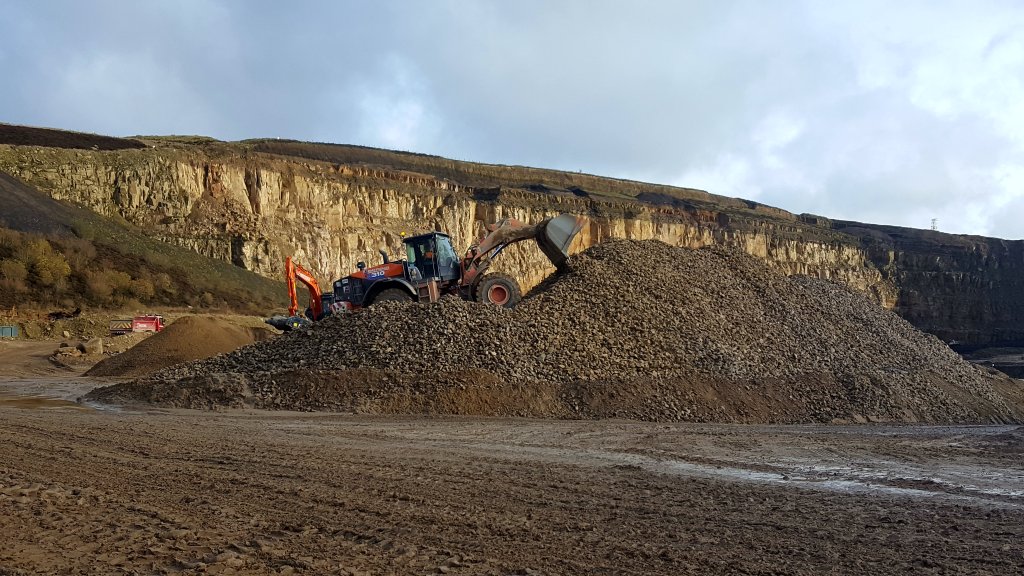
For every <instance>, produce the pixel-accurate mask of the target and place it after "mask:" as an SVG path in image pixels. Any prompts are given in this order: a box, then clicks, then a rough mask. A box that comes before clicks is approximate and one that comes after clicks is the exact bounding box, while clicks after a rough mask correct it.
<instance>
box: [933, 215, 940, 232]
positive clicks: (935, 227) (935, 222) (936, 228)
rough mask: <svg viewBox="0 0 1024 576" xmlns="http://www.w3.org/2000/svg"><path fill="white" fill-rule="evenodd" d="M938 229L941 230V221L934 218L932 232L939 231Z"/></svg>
mask: <svg viewBox="0 0 1024 576" xmlns="http://www.w3.org/2000/svg"><path fill="white" fill-rule="evenodd" d="M938 229H939V219H938V218H932V230H938Z"/></svg>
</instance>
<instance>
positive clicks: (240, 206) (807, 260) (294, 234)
mask: <svg viewBox="0 0 1024 576" xmlns="http://www.w3.org/2000/svg"><path fill="white" fill-rule="evenodd" d="M0 170H3V171H6V172H8V173H10V174H12V175H14V176H17V177H18V178H21V179H22V180H24V181H26V182H27V183H29V184H32V185H34V186H36V187H37V188H39V189H41V190H43V191H45V192H47V193H49V194H50V195H52V196H53V197H54V198H57V199H60V200H68V201H72V202H76V203H78V204H81V205H84V206H87V207H89V208H91V209H92V210H94V211H96V212H99V213H101V214H104V215H107V216H112V217H120V218H124V219H126V220H128V221H130V222H132V223H134V224H136V225H139V226H141V227H143V228H145V229H147V230H150V231H151V232H152V234H153V235H154V236H156V237H159V238H161V239H163V240H165V241H167V242H171V243H174V244H178V245H181V246H185V247H188V248H190V249H192V250H194V251H196V252H199V253H201V254H204V255H207V256H211V257H215V258H219V259H223V260H226V261H230V262H232V263H234V264H236V265H238V266H241V267H244V268H246V269H249V270H252V271H254V272H257V273H259V274H263V275H266V276H270V277H281V275H282V274H283V267H284V258H285V257H286V256H293V257H294V258H295V259H296V261H298V262H300V263H302V264H303V265H304V266H307V267H308V268H310V269H312V270H313V271H314V272H315V273H316V274H317V276H318V277H319V278H320V279H321V281H322V283H324V284H329V282H330V281H332V280H333V279H335V278H338V277H340V276H343V275H345V274H348V273H351V272H352V271H354V270H355V269H356V264H357V262H359V261H364V262H367V263H368V264H370V265H372V264H375V263H378V262H379V261H380V255H379V254H378V250H379V249H384V250H386V251H388V252H389V253H390V254H392V255H393V256H397V257H401V256H402V254H401V252H400V250H401V235H402V233H406V234H416V233H420V232H425V231H430V230H442V231H444V232H447V233H449V234H450V235H451V236H452V239H453V242H454V243H455V245H456V248H457V249H459V250H464V249H465V248H466V247H468V246H469V245H470V244H471V243H472V242H473V241H474V240H476V239H478V238H479V237H481V236H482V235H483V233H484V226H485V224H487V223H491V222H495V221H497V220H500V219H502V218H515V219H518V220H521V221H523V222H527V223H532V222H536V221H538V220H540V219H542V218H544V217H547V216H553V215H556V214H558V213H561V212H571V213H575V214H582V215H584V216H586V217H587V225H586V226H585V227H584V229H583V231H582V232H581V233H580V235H579V237H578V239H577V241H576V243H575V244H574V246H573V251H574V252H575V251H579V250H582V249H584V248H586V247H589V246H592V245H594V244H596V243H598V242H601V241H602V240H605V239H607V238H629V239H638V240H643V239H658V240H662V241H664V242H666V243H668V244H671V245H675V246H686V247H700V246H705V245H709V244H722V245H728V246H734V247H737V248H739V249H742V250H743V251H745V252H748V253H750V254H752V255H755V256H758V257H760V258H763V259H764V260H766V261H767V262H768V263H769V264H771V265H772V266H773V267H775V268H777V269H778V270H780V271H782V272H784V273H786V274H804V275H809V276H814V277H819V278H825V279H831V280H835V281H838V282H841V283H843V284H846V285H848V286H850V287H852V288H853V289H855V290H858V291H860V292H863V293H865V294H868V295H869V296H870V297H872V298H873V299H875V300H876V301H878V302H879V303H881V304H882V305H883V306H886V307H889V308H895V309H896V310H898V311H899V312H900V313H901V314H903V315H904V316H905V317H907V318H908V319H909V320H911V321H912V322H915V321H917V322H920V323H919V324H918V325H919V326H920V327H922V328H925V329H928V330H931V331H933V332H935V333H937V334H940V335H943V336H944V337H948V338H949V339H963V340H966V339H973V340H986V339H987V340H991V339H993V338H995V337H996V336H999V337H1002V336H1005V335H1014V334H1016V332H1014V329H1012V328H1010V327H1005V328H1004V327H1002V326H1003V324H1000V323H999V322H997V321H996V317H997V316H998V315H999V314H1001V313H1002V311H1003V310H1004V308H1006V309H1012V310H1014V311H1016V312H1015V313H1016V314H1017V316H1015V318H1017V319H1018V320H1017V322H1018V324H1019V322H1020V320H1019V319H1020V318H1021V315H1020V302H1019V300H1020V299H1021V296H1019V294H1020V291H1019V290H1018V293H1017V294H1018V296H1016V300H1015V299H1014V296H1013V295H1012V294H1010V290H1004V291H998V290H997V291H995V292H989V291H987V290H988V288H986V287H989V288H990V287H991V286H992V285H993V284H999V283H1000V282H1004V281H1006V278H1004V277H1003V276H1001V275H1006V277H1007V278H1010V277H1012V278H1016V279H1017V280H1015V281H1016V282H1018V284H1012V283H1010V284H1007V285H1008V286H1019V281H1020V279H1021V278H1022V276H1024V270H1021V268H1020V267H1017V268H1012V267H1010V268H1008V269H1000V270H999V272H998V274H1001V275H1000V276H988V275H986V274H988V268H987V266H995V265H997V264H1000V263H1002V262H1003V261H1002V260H999V259H992V258H991V257H990V258H989V259H982V260H980V261H971V266H973V268H971V269H970V270H969V271H964V270H962V269H961V267H959V266H960V265H959V264H957V265H953V264H951V265H950V267H949V268H948V270H946V271H945V272H943V271H942V270H937V271H935V272H936V273H937V274H938V276H934V277H927V276H921V275H920V274H918V273H916V272H913V270H914V269H916V268H915V266H917V264H919V259H922V258H923V259H925V260H927V259H928V258H931V257H932V255H931V253H930V252H928V248H927V246H922V247H920V248H919V249H914V250H908V249H906V248H904V247H903V245H898V244H893V243H889V244H885V243H884V242H878V241H873V243H872V242H868V241H866V240H865V239H864V236H865V235H864V234H858V233H857V231H856V230H854V231H853V233H850V232H848V231H840V230H836V229H833V227H832V226H831V224H830V223H829V222H827V221H824V220H818V221H815V220H814V219H808V218H803V219H801V218H799V217H796V216H794V215H791V214H788V213H785V212H782V211H779V210H776V209H767V211H763V210H764V209H766V207H761V208H762V212H759V211H758V208H757V207H755V206H754V205H753V203H751V206H752V207H751V209H750V210H737V209H735V208H733V207H730V208H729V209H723V210H720V209H717V208H716V206H715V205H714V203H706V202H705V203H703V204H695V203H692V202H682V203H680V202H675V201H672V202H657V201H656V202H654V203H651V202H638V201H636V200H635V199H629V198H624V199H616V198H607V197H601V198H595V197H588V196H587V195H585V194H559V193H551V192H546V191H540V192H538V191H535V190H530V189H524V188H523V187H518V186H517V187H515V188H506V187H503V186H493V187H492V186H488V187H479V186H476V187H474V186H466V185H463V184H460V183H458V182H455V181H452V180H448V179H444V178H439V177H435V176H432V175H429V174H423V173H417V172H410V171H404V170H396V169H391V168H384V167H373V166H367V165H361V164H340V163H331V162H324V161H316V160H310V159H305V158H294V157H284V156H277V155H271V154H262V153H257V152H254V151H251V150H245V149H242V148H240V149H238V150H229V151H225V150H223V149H219V150H216V151H214V152H211V151H209V150H204V149H202V148H196V147H170V146H160V147H157V148H145V149H137V150H118V151H106V152H102V151H89V150H66V149H56V148H37V147H23V146H0ZM729 200H732V199H729ZM860 226H863V225H860ZM1015 249H1016V250H1017V254H1018V255H1019V251H1020V247H1019V246H1017V247H1016V248H1015ZM1011 252H1012V250H1011ZM934 256H937V257H938V258H939V259H940V260H942V259H943V258H947V257H949V256H948V255H945V256H944V255H942V254H936V255H934ZM643 265H644V264H643V262H637V266H643ZM496 267H497V269H499V270H501V271H504V272H508V273H510V274H512V275H514V276H515V277H516V278H518V279H519V280H520V282H521V283H522V284H523V288H524V289H527V288H529V287H531V286H533V285H534V284H536V283H537V282H539V281H540V280H541V279H542V278H543V277H544V276H545V275H547V274H548V273H550V272H551V270H552V268H551V266H550V264H549V263H548V262H547V261H546V260H545V258H544V256H543V255H542V254H541V252H540V251H539V250H537V249H536V247H535V246H534V245H532V243H522V244H520V245H517V246H514V247H512V248H510V249H509V250H507V251H506V252H505V253H504V254H503V255H502V257H501V258H499V259H498V262H497V264H496ZM940 268H941V266H940ZM929 278H931V280H935V281H929ZM961 280H962V281H961ZM693 281H694V282H700V281H701V279H699V278H695V279H693ZM627 282H628V279H627ZM961 298H970V299H973V300H972V303H970V304H964V305H963V306H961V307H960V308H958V309H963V310H965V311H964V312H962V313H961V312H957V313H949V312H945V311H938V310H935V309H933V308H934V307H936V306H938V305H941V304H948V303H949V302H952V301H958V300H959V299H961ZM1000 299H1005V301H1004V300H1000ZM996 300H998V302H996ZM1011 301H1012V302H1014V303H1013V304H1010V303H1009V302H1011ZM982 312H984V313H982ZM976 317H977V318H976ZM997 326H999V328H997Z"/></svg>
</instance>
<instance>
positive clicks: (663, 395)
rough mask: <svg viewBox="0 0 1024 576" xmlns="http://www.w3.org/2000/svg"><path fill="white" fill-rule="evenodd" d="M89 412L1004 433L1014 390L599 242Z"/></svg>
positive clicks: (811, 288)
mask: <svg viewBox="0 0 1024 576" xmlns="http://www.w3.org/2000/svg"><path fill="white" fill-rule="evenodd" d="M88 398H89V399H93V400H100V401H107V402H119V403H130V402H139V401H142V402H151V403H155V404H161V405H169V406H179V407H190V408H214V407H221V406H253V407H258V408H275V409H299V410H337V411H355V412H364V413H409V412H411V413H444V414H489V415H518V416H535V417H583V418H587V417H594V418H596V417H621V418H633V419H644V420H693V421H738V422H750V423H755V422H833V421H865V420H878V421H927V422H989V421H1020V420H1021V418H1022V415H1024V410H1022V407H1024V395H1022V393H1021V391H1020V386H1019V385H1017V383H1015V382H1014V381H1013V380H1011V379H1008V378H1001V377H999V376H996V375H994V374H989V373H986V372H984V371H982V370H981V369H979V368H977V367H975V366H973V365H972V364H969V363H968V362H966V361H964V360H963V359H961V358H960V357H959V356H958V355H957V354H956V353H955V352H953V351H952V350H950V349H949V347H947V346H946V345H945V344H943V343H942V342H941V341H939V340H938V339H937V338H935V337H933V336H931V335H928V334H925V333H922V332H920V331H918V330H917V329H915V328H914V327H913V326H911V325H910V324H909V323H907V322H906V321H904V320H903V319H901V318H899V317H898V316H897V315H895V314H893V313H891V312H889V311H886V310H884V309H882V308H880V307H879V306H878V305H877V304H875V303H873V302H871V301H870V300H868V299H867V298H866V297H864V296H862V295H860V294H856V293H854V292H851V291H850V290H849V289H847V288H845V287H843V286H841V285H838V284H835V283H832V282H828V281H822V280H815V279H810V278H804V277H786V276H784V275H781V274H779V273H778V272H775V271H773V270H771V269H770V268H768V267H767V265H766V264H765V263H764V262H762V261H760V260H758V259H756V258H753V257H751V256H749V255H746V254H743V253H740V252H736V251H732V250H729V249H725V248H719V247H713V248H703V249H699V250H691V249H685V248H675V247H671V246H668V245H666V244H664V243H662V242H658V241H625V240H615V241H609V242H605V243H603V244H600V245H598V246H595V247H593V248H591V249H589V250H587V251H586V252H584V253H582V254H579V255H577V256H575V257H574V259H573V260H572V262H571V264H570V268H569V270H567V271H566V272H563V273H560V274H557V275H555V276H552V277H551V278H549V279H548V280H546V281H545V282H544V283H543V284H541V285H540V286H538V287H537V288H535V289H534V290H533V291H532V292H531V293H530V294H529V295H527V297H526V298H524V300H523V301H522V302H521V303H520V305H519V306H517V307H516V308H515V309H512V310H506V309H501V308H496V307H491V306H484V305H479V304H475V303H471V302H465V301H462V300H459V299H455V298H445V299H443V300H442V301H441V302H439V303H436V304H398V303H382V304H380V305H377V306H374V307H371V308H369V309H367V310H365V311H362V312H360V313H358V314H354V315H349V316H335V317H331V318H328V319H326V320H324V321H323V322H320V323H318V324H316V325H315V326H313V327H312V328H311V329H309V330H306V331H301V332H295V333H290V334H286V335H284V336H282V337H280V338H277V339H275V340H273V341H268V342H263V343H257V344H254V345H251V346H246V347H244V348H241V349H239V350H237V351H235V352H232V353H229V354H223V355H219V356H216V357H213V358H210V359H207V360H203V361H200V362H193V363H190V364H183V365H179V366H174V367H171V368H168V369H166V370H163V371H160V372H157V373H155V374H153V375H152V376H151V377H149V378H146V379H143V380H137V381H134V382H129V383H125V384H121V385H115V386H112V387H107V388H103V389H98V390H96V391H94V392H92V393H90V395H89V396H88Z"/></svg>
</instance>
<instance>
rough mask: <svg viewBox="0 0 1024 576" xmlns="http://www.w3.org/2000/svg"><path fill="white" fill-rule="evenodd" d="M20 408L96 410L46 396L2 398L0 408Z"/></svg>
mask: <svg viewBox="0 0 1024 576" xmlns="http://www.w3.org/2000/svg"><path fill="white" fill-rule="evenodd" d="M3 407H10V408H20V409H22V410H53V409H64V410H79V411H82V412H91V411H93V410H94V409H93V408H92V407H90V406H87V405H85V404H79V403H77V402H72V401H71V400H62V399H60V398H48V397H46V396H0V408H3Z"/></svg>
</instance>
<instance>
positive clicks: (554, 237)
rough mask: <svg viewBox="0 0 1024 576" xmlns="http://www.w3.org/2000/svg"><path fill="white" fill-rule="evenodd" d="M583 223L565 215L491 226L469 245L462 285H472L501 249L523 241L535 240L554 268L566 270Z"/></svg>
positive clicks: (502, 221) (507, 220) (506, 222)
mask: <svg viewBox="0 0 1024 576" xmlns="http://www.w3.org/2000/svg"><path fill="white" fill-rule="evenodd" d="M583 223H584V220H583V218H580V217H578V216H573V215H571V214H562V215H561V216H556V217H554V218H545V219H544V220H542V221H540V222H538V223H537V224H533V225H527V224H523V223H522V222H520V221H518V220H515V219H513V218H506V219H504V220H501V221H500V222H497V223H495V224H491V225H489V226H488V227H487V229H488V230H489V231H490V233H489V234H487V236H484V237H483V238H482V239H481V240H480V241H479V242H477V243H476V244H474V245H473V246H470V248H469V250H467V251H466V256H465V258H463V260H462V282H461V284H462V286H463V287H471V286H473V285H474V284H475V283H476V282H477V281H479V280H480V278H481V277H482V276H483V273H484V272H485V271H486V270H487V268H488V267H489V266H490V265H491V262H493V261H494V259H495V258H496V257H497V256H498V254H500V253H501V251H502V250H504V249H505V248H506V247H508V246H510V245H512V244H515V243H516V242H522V241H523V240H530V239H533V240H536V241H537V245H538V246H540V249H541V252H543V253H544V255H545V256H547V257H548V260H551V263H552V264H554V265H555V268H557V269H559V270H563V269H564V268H565V266H566V263H567V262H568V259H569V245H570V244H572V241H573V239H574V238H575V237H576V235H577V234H579V231H580V230H581V229H582V228H583Z"/></svg>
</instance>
